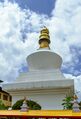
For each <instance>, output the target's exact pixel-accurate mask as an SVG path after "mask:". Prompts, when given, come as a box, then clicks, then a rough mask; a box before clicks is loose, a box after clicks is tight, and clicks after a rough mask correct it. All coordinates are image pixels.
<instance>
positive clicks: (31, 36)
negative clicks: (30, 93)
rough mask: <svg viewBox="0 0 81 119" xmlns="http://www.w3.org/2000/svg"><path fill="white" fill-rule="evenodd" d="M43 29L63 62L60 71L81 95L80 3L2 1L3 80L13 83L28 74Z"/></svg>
mask: <svg viewBox="0 0 81 119" xmlns="http://www.w3.org/2000/svg"><path fill="white" fill-rule="evenodd" d="M43 26H47V27H48V29H49V31H50V38H51V44H50V48H51V50H52V51H54V52H56V53H58V54H59V55H60V56H61V57H62V59H63V63H62V67H61V71H62V72H63V74H64V75H65V77H66V78H72V79H74V81H75V89H76V91H80V92H81V85H80V84H81V0H67V1H66V0H0V79H1V80H3V81H4V82H5V83H10V82H13V81H14V80H15V79H16V78H17V77H18V76H19V74H20V73H21V72H26V71H27V70H28V66H27V62H26V57H27V56H28V55H29V54H31V53H32V52H33V51H36V49H38V47H39V46H38V39H39V32H40V29H41V28H42V27H43ZM79 95H80V94H79Z"/></svg>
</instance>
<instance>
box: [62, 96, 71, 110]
mask: <svg viewBox="0 0 81 119" xmlns="http://www.w3.org/2000/svg"><path fill="white" fill-rule="evenodd" d="M72 101H73V97H70V96H68V97H65V99H63V103H62V105H63V109H68V110H71V109H72V106H73V104H72Z"/></svg>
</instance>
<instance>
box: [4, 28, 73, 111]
mask: <svg viewBox="0 0 81 119" xmlns="http://www.w3.org/2000/svg"><path fill="white" fill-rule="evenodd" d="M49 44H50V36H49V31H48V29H47V28H44V29H42V30H41V32H40V36H39V45H40V48H39V49H38V50H37V51H36V52H34V53H32V54H30V55H29V56H28V57H27V64H28V67H29V71H28V72H27V73H21V74H20V76H19V77H18V78H17V79H16V81H15V82H14V83H11V84H10V83H9V84H4V85H3V88H4V90H6V91H8V92H9V93H10V94H11V95H12V103H13V104H14V103H15V102H16V101H17V100H19V99H22V98H23V97H24V96H25V97H27V99H31V100H34V101H36V102H37V103H39V104H40V105H41V106H42V109H63V107H62V105H61V104H62V100H63V99H64V98H65V97H66V95H67V96H69V95H73V92H74V81H73V80H72V79H66V78H65V77H64V75H63V74H62V72H61V71H60V68H61V64H62V58H61V57H60V56H59V55H58V54H56V53H54V52H52V51H51V49H50V47H49Z"/></svg>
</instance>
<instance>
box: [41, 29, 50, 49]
mask: <svg viewBox="0 0 81 119" xmlns="http://www.w3.org/2000/svg"><path fill="white" fill-rule="evenodd" d="M49 44H50V36H49V30H48V29H47V28H46V27H44V28H43V29H42V30H41V31H40V36H39V45H40V48H46V47H47V48H50V47H49Z"/></svg>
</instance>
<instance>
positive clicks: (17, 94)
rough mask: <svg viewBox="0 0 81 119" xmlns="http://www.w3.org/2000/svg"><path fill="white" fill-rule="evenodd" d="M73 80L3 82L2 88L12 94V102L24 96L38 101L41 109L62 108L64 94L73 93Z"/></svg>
mask: <svg viewBox="0 0 81 119" xmlns="http://www.w3.org/2000/svg"><path fill="white" fill-rule="evenodd" d="M73 85H74V81H73V80H71V79H66V80H50V81H36V82H35V81H34V82H21V83H12V84H4V85H3V88H4V90H7V91H8V92H9V93H10V94H11V95H12V97H13V98H12V99H13V100H12V102H13V104H14V103H15V102H16V101H17V100H19V99H23V98H24V97H26V98H27V99H31V100H34V101H36V102H37V103H39V104H40V105H41V107H42V109H49V110H51V109H63V107H62V105H61V104H62V100H63V99H64V98H65V97H66V95H73V89H74V87H73Z"/></svg>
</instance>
